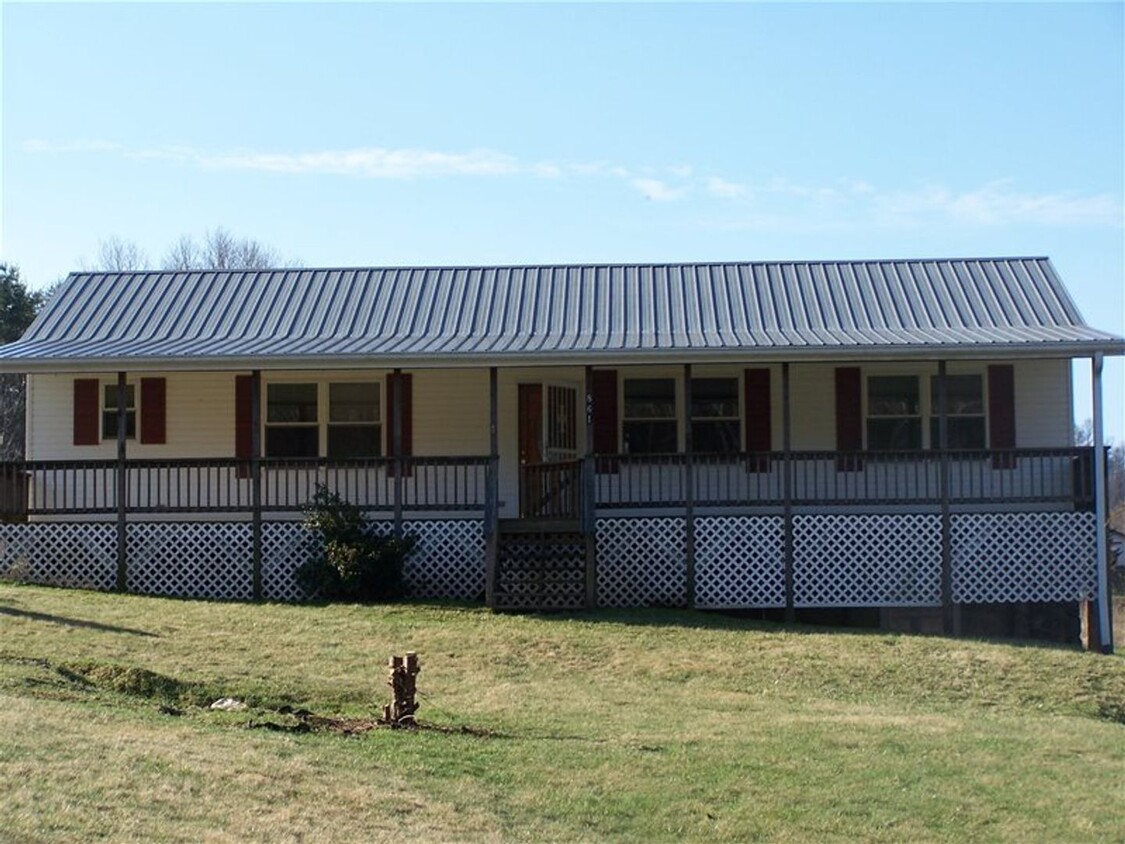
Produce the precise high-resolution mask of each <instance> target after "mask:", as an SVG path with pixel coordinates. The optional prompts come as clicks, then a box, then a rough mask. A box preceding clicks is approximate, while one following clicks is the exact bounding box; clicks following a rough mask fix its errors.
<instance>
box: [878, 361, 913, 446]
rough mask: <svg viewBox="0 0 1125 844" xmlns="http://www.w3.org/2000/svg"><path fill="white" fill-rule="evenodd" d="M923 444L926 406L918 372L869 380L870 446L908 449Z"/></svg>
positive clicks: (880, 376) (881, 376)
mask: <svg viewBox="0 0 1125 844" xmlns="http://www.w3.org/2000/svg"><path fill="white" fill-rule="evenodd" d="M921 447H922V407H921V400H920V396H919V390H918V377H917V376H916V375H871V376H869V377H868V379H867V448H868V450H870V451H907V450H910V449H920V448H921Z"/></svg>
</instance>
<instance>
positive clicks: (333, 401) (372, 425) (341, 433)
mask: <svg viewBox="0 0 1125 844" xmlns="http://www.w3.org/2000/svg"><path fill="white" fill-rule="evenodd" d="M379 419H380V414H379V385H378V384H377V383H374V382H371V381H363V382H357V383H347V382H346V383H341V384H329V385H328V456H329V457H378V456H379V451H380V443H381V442H382V426H380V424H379Z"/></svg>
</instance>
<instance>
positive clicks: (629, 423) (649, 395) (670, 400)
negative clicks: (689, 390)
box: [621, 378, 677, 454]
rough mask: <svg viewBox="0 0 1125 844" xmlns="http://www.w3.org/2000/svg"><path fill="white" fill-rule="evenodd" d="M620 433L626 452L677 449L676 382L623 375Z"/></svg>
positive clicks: (669, 379)
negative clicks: (623, 404)
mask: <svg viewBox="0 0 1125 844" xmlns="http://www.w3.org/2000/svg"><path fill="white" fill-rule="evenodd" d="M624 391H625V407H624V408H623V412H622V426H621V429H622V435H623V439H624V441H625V452H626V453H627V454H665V453H671V452H674V451H676V448H677V438H676V381H675V379H673V378H626V379H625V387H624Z"/></svg>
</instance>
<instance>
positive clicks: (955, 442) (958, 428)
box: [930, 416, 984, 449]
mask: <svg viewBox="0 0 1125 844" xmlns="http://www.w3.org/2000/svg"><path fill="white" fill-rule="evenodd" d="M945 421H946V424H947V425H948V426H949V428H948V432H949V447H950V448H952V449H981V448H984V417H983V416H951V417H949V418H947V419H946V420H945ZM940 446H941V444H940V443H939V442H938V419H937V417H936V416H931V417H930V447H931V448H940Z"/></svg>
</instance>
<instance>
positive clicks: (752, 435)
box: [743, 369, 773, 472]
mask: <svg viewBox="0 0 1125 844" xmlns="http://www.w3.org/2000/svg"><path fill="white" fill-rule="evenodd" d="M743 392H744V400H745V407H746V416H745V420H746V421H745V426H746V450H747V451H750V452H759V453H760V452H764V451H772V450H773V434H772V431H771V426H772V421H773V418H772V417H773V414H772V413H771V410H770V371H769V370H768V369H747V370H746V373H745V390H744V391H743ZM746 468H747V471H750V472H768V471H769V470H770V461H769V458H768V457H763V456H760V454H759V455H758V456H752V457H751V458H750V459H749V460H748V461H747V463H746Z"/></svg>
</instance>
